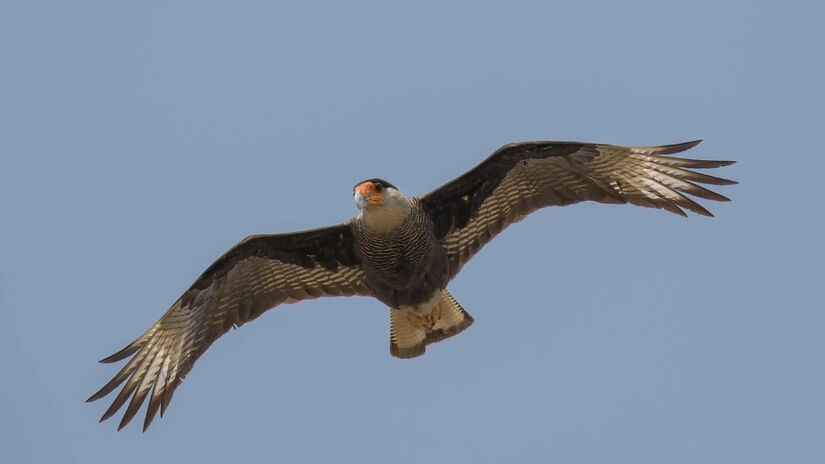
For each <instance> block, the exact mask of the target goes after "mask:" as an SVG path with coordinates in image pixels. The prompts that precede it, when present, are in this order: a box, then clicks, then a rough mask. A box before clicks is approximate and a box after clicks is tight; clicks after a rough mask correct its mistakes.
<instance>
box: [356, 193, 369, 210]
mask: <svg viewBox="0 0 825 464" xmlns="http://www.w3.org/2000/svg"><path fill="white" fill-rule="evenodd" d="M368 203H369V202H368V201H367V197H365V196H364V195H362V194H361V192H355V205H356V206H358V209H364V208H366V207H367V204H368Z"/></svg>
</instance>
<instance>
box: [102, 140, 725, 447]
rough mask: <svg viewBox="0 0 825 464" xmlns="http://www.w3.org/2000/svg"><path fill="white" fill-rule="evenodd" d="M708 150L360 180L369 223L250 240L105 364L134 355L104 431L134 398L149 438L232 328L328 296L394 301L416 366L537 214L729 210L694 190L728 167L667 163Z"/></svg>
mask: <svg viewBox="0 0 825 464" xmlns="http://www.w3.org/2000/svg"><path fill="white" fill-rule="evenodd" d="M699 142H700V141H693V142H686V143H680V144H675V145H661V146H650V147H625V146H617V145H604V144H595V143H579V142H522V143H513V144H508V145H505V146H503V147H501V148H500V149H498V150H497V151H496V152H495V153H493V154H492V155H490V156H489V157H488V158H487V159H485V160H484V161H482V162H481V163H480V164H479V165H477V166H476V167H474V168H473V169H471V170H469V171H467V172H466V173H464V174H462V175H461V176H459V177H457V178H456V179H454V180H452V181H450V182H448V183H446V184H444V185H442V186H441V187H439V188H437V189H435V190H434V191H432V192H430V193H428V194H426V195H423V196H406V195H404V194H403V193H401V191H399V190H398V189H397V188H396V187H395V186H394V185H392V184H391V183H389V182H387V181H385V180H381V179H369V180H365V181H363V182H360V183H358V184H357V185H356V186H355V187H354V188H353V196H354V200H355V203H356V205H357V206H358V209H359V210H360V212H359V213H358V215H357V216H355V217H353V218H352V219H350V220H349V221H347V222H345V223H343V224H338V225H334V226H331V227H324V228H320V229H314V230H307V231H302V232H295V233H286V234H273V235H252V236H249V237H247V238H245V239H244V240H242V241H241V242H240V243H238V244H237V245H235V246H234V247H232V248H231V249H230V250H229V251H227V252H226V253H225V254H224V255H223V256H221V257H220V258H218V260H217V261H215V262H214V263H213V264H212V265H211V266H209V268H208V269H206V271H204V273H203V274H201V276H200V277H198V279H197V280H195V283H193V284H192V286H191V287H189V289H188V290H186V291H185V292H184V293H183V295H181V297H180V298H178V300H177V301H175V303H174V304H172V307H171V308H169V309H168V310H167V311H166V313H165V314H164V315H163V316H162V317H161V318H160V319H159V320H158V321H157V322H155V323H154V324H153V325H152V326H151V327H149V329H148V330H147V331H146V332H145V333H143V335H141V336H140V337H138V338H137V339H136V340H135V341H133V342H132V343H130V344H129V345H127V346H126V347H125V348H123V349H122V350H120V351H118V352H117V353H115V354H113V355H111V356H109V357H108V358H105V359H103V360H102V361H101V362H103V363H112V362H115V361H121V360H124V359H127V358H131V359H129V361H128V362H127V363H126V365H125V366H124V367H123V368H122V369H121V370H120V371H119V372H118V373H117V374H116V375H115V376H114V378H112V380H111V381H110V382H109V383H107V384H106V385H105V386H103V388H101V389H100V391H98V392H97V393H95V394H94V395H92V396H91V397H90V398H89V399H88V400H87V401H95V400H98V399H100V398H103V397H104V396H106V395H108V394H109V393H111V392H113V391H114V390H115V389H117V388H118V387H119V386H120V385H121V384H123V383H124V382H125V385H124V386H123V388H122V389H121V390H120V392H119V393H118V395H117V396H116V397H115V400H114V402H112V404H111V406H110V407H109V408H108V409H107V410H106V412H105V413H104V414H103V417H102V418H101V419H100V420H101V421H104V420H106V419H108V418H109V417H111V416H112V415H114V414H115V413H116V412H117V411H118V410H119V409H120V408H121V407H122V406H123V405H124V404H126V402H127V401H129V405H128V406H127V407H126V412H125V413H124V415H123V418H122V419H121V421H120V426H119V427H118V430H120V429H122V428H123V427H124V426H126V424H128V423H129V421H131V420H132V418H133V417H134V416H135V414H136V413H137V412H138V410H139V409H140V406H141V405H142V404H143V402H144V401H145V400H146V398H149V405H148V407H147V410H146V416H145V420H144V422H143V430H144V431H145V430H146V429H147V428H148V427H149V425H150V424H151V423H152V419H153V418H154V417H155V415H156V414H157V412H158V411H160V414H161V416H163V414H164V412H165V411H166V408H167V407H168V406H169V402H170V401H171V399H172V395H173V394H174V392H175V389H176V388H177V387H178V385H179V384H180V383H181V381H182V380H183V378H184V376H185V375H186V374H187V373H188V372H189V371H190V370H191V369H192V366H193V365H194V364H195V361H196V360H197V359H198V357H199V356H200V355H201V354H203V352H204V351H206V349H207V348H209V346H210V345H211V344H212V343H213V342H214V341H215V340H217V339H218V338H219V337H220V336H221V335H223V334H224V333H226V332H227V331H228V330H229V329H230V328H232V327H237V326H240V325H242V324H244V323H246V322H249V321H251V320H253V319H255V318H257V317H258V316H260V315H261V314H262V313H263V312H264V311H266V310H267V309H270V308H273V307H275V306H278V305H281V304H286V303H295V302H298V301H301V300H307V299H312V298H319V297H322V296H354V295H362V296H371V297H374V298H376V299H377V300H379V301H381V302H382V303H384V304H386V305H387V306H388V307H389V309H390V353H391V354H392V356H395V357H399V358H412V357H416V356H420V355H422V354H423V353H424V350H425V348H426V346H427V345H429V344H430V343H434V342H437V341H439V340H444V339H445V338H448V337H452V336H453V335H456V334H458V333H460V332H461V331H463V330H464V329H466V328H467V327H469V326H470V325H471V324H472V323H473V318H472V317H471V316H470V314H469V313H468V312H467V311H465V310H464V308H462V307H461V305H460V304H459V303H458V301H456V299H455V298H453V296H452V295H451V294H450V293H449V292H448V291H447V284H448V283H449V282H450V281H451V280H452V279H453V278H454V277H455V276H456V275H457V274H458V272H459V271H460V270H461V267H462V266H464V264H465V263H467V261H469V260H470V258H472V257H473V255H475V254H476V253H477V252H478V251H479V250H480V249H481V248H482V247H483V246H484V245H485V244H487V243H488V242H489V241H490V240H492V238H493V237H495V236H496V235H497V234H498V233H499V232H501V231H502V230H504V228H506V227H507V226H508V225H510V224H512V223H514V222H517V221H519V220H521V219H523V218H524V217H525V216H527V215H528V214H530V213H532V212H533V211H536V210H538V209H541V208H544V207H547V206H567V205H571V204H573V203H578V202H581V201H588V200H590V201H598V202H601V203H616V204H623V203H630V204H633V205H639V206H645V207H650V208H661V209H664V210H667V211H670V212H672V213H676V214H679V215H682V216H686V214H685V211H684V210H689V211H692V212H694V213H696V214H701V215H703V216H712V214H711V213H710V212H709V211H708V210H706V209H705V208H704V207H702V206H700V205H699V204H698V203H696V202H695V201H693V200H692V199H690V198H688V197H687V196H686V194H688V195H691V196H694V197H698V198H702V199H706V200H716V201H728V198H726V197H724V196H722V195H720V194H718V193H716V192H713V191H711V190H708V189H706V188H704V187H701V186H700V185H698V184H711V185H731V184H735V183H736V182H734V181H730V180H727V179H722V178H719V177H714V176H710V175H707V174H703V173H699V172H696V171H694V169H706V168H718V167H721V166H727V165H730V164H733V161H706V160H697V159H688V158H679V157H673V156H669V155H672V154H674V153H679V152H682V151H685V150H687V149H689V148H692V147H694V146H695V145H697V144H698V143H699Z"/></svg>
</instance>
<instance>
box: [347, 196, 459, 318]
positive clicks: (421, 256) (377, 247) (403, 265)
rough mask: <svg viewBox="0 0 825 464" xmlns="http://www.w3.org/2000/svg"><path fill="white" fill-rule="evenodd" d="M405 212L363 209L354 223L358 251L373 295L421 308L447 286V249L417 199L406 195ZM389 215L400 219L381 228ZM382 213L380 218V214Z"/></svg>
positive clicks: (398, 304) (388, 302) (389, 302)
mask: <svg viewBox="0 0 825 464" xmlns="http://www.w3.org/2000/svg"><path fill="white" fill-rule="evenodd" d="M400 202H405V203H407V204H406V205H398V206H395V207H397V208H398V209H403V212H400V211H399V212H395V211H386V210H385V209H386V208H393V207H394V206H392V205H386V204H385V205H384V206H383V208H382V210H381V211H376V212H370V211H364V212H363V213H362V214H361V215H360V216H358V217H356V218H355V219H353V220H352V221H351V222H350V224H351V227H352V229H353V233H354V235H355V243H356V246H355V249H356V250H357V252H358V256H359V257H360V258H361V266H362V267H363V269H364V276H365V279H366V282H367V286H368V287H369V288H370V290H371V291H372V295H373V296H374V297H375V298H376V299H378V300H379V301H381V302H382V303H384V304H386V305H387V306H390V307H393V308H398V307H401V306H418V305H421V304H422V303H425V302H427V301H428V300H430V299H432V296H433V295H434V294H435V293H436V292H437V291H440V290H443V289H445V288H446V287H447V282H448V281H449V280H450V279H449V276H450V274H449V263H448V261H447V251H446V250H445V249H444V246H443V245H442V244H441V241H440V240H438V238H437V237H436V236H435V228H434V227H433V223H432V220H430V218H429V216H428V215H427V214H426V212H425V211H424V208H423V207H422V205H421V201H420V200H419V199H417V198H412V199H409V200H407V199H402V200H399V203H400ZM385 214H392V215H396V214H397V215H398V216H400V217H401V219H400V220H398V222H397V223H395V224H393V227H386V228H382V227H376V223H380V222H379V221H382V220H386V218H383V217H381V216H382V215H385ZM376 216H378V217H376ZM371 226H373V227H371Z"/></svg>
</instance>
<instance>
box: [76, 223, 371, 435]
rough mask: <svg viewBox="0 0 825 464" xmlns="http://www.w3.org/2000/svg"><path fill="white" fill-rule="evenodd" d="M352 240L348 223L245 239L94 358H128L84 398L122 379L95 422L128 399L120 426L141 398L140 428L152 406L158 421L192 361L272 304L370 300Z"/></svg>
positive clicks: (103, 393)
mask: <svg viewBox="0 0 825 464" xmlns="http://www.w3.org/2000/svg"><path fill="white" fill-rule="evenodd" d="M353 240H354V239H353V235H352V231H351V229H350V227H349V225H348V224H341V225H338V226H333V227H328V228H323V229H316V230H310V231H305V232H298V233H293V234H279V235H257V236H250V237H247V238H246V239H244V240H243V241H242V242H241V243H239V244H238V245H236V246H235V247H233V248H232V249H230V250H229V251H228V252H227V253H226V254H224V255H223V256H222V257H221V258H220V259H218V260H217V261H215V263H213V264H212V265H211V266H210V267H209V269H207V270H206V271H205V272H204V273H203V274H202V275H201V276H200V277H199V278H198V280H196V281H195V283H194V284H193V285H192V287H190V288H189V290H187V291H186V292H185V293H184V294H183V295H182V296H181V297H180V298H179V299H178V301H176V302H175V304H173V305H172V307H171V308H169V310H168V311H166V314H164V315H163V317H161V318H160V320H158V321H157V322H156V323H155V324H154V325H152V327H150V328H149V330H147V331H146V333H144V334H143V335H141V336H140V337H139V338H138V339H137V340H135V341H133V342H132V343H130V344H129V345H128V346H126V348H124V349H122V350H121V351H119V352H117V353H115V354H113V355H112V356H109V357H108V358H106V359H104V360H102V361H101V362H104V363H111V362H115V361H120V360H122V359H126V358H128V357H130V356H131V357H132V358H131V359H130V360H129V362H128V363H127V364H126V365H125V366H124V367H123V369H121V370H120V372H118V373H117V375H115V377H114V378H113V379H112V380H111V381H110V382H109V383H107V384H106V385H105V386H104V387H103V388H101V389H100V391H98V392H97V393H95V394H94V395H92V397H91V398H89V399H88V400H87V401H94V400H97V399H100V398H102V397H104V396H106V395H108V394H109V393H111V392H112V391H113V390H115V389H116V388H117V387H118V386H119V385H121V384H122V383H123V382H126V384H125V385H124V386H123V388H122V389H121V390H120V393H119V394H118V395H117V397H116V398H115V400H114V402H113V403H112V405H111V406H110V407H109V409H108V410H107V411H106V413H105V414H103V417H102V418H101V419H100V420H101V421H103V420H106V419H108V418H109V417H111V416H112V415H114V414H115V413H116V412H117V411H118V409H120V408H121V407H122V406H123V405H124V404H125V402H126V400H128V399H129V398H130V397H131V401H130V402H129V406H128V407H127V408H126V412H125V413H124V415H123V419H122V420H121V421H120V426H119V429H121V428H123V427H124V426H125V425H126V424H127V423H129V421H130V420H131V419H132V418H133V417H134V415H135V414H136V413H137V411H138V409H139V408H140V406H141V404H142V403H143V401H144V400H145V399H146V397H147V396H149V398H150V399H149V406H148V408H147V412H146V420H145V421H144V423H143V430H146V428H147V427H149V424H151V422H152V419H153V417H154V416H155V414H156V413H157V411H158V409H160V413H161V416H163V413H164V412H165V410H166V407H167V406H168V405H169V401H170V400H171V399H172V394H173V393H174V391H175V388H176V387H177V386H178V384H180V382H181V381H182V380H183V378H184V376H185V375H186V374H187V373H188V372H189V370H190V369H192V365H193V364H194V363H195V360H197V359H198V357H199V356H200V355H201V354H202V353H203V352H204V351H206V349H207V348H209V346H210V345H211V344H212V342H214V341H215V340H216V339H218V337H220V336H221V335H223V334H224V333H226V331H227V330H229V328H231V327H233V326H240V325H241V324H243V323H245V322H248V321H251V320H252V319H255V318H256V317H258V316H260V315H261V314H262V313H263V312H264V311H266V310H267V309H269V308H272V307H274V306H277V305H279V304H284V303H294V302H296V301H300V300H306V299H311V298H318V297H321V296H352V295H370V294H371V293H370V290H369V289H368V288H367V286H366V284H365V280H364V274H363V272H362V270H361V265H360V261H359V259H358V256H357V255H356V254H355V252H354V248H353ZM150 393H151V396H150Z"/></svg>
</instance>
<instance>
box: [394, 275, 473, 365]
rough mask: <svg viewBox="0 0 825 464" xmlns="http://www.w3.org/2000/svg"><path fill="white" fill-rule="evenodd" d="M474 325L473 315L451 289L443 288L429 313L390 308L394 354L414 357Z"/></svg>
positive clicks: (399, 356) (397, 356) (401, 356)
mask: <svg viewBox="0 0 825 464" xmlns="http://www.w3.org/2000/svg"><path fill="white" fill-rule="evenodd" d="M472 324H473V317H472V316H470V314H469V313H468V312H467V311H465V310H464V308H462V307H461V305H460V304H459V303H458V301H456V300H455V298H453V296H452V295H450V292H448V291H447V290H441V293H440V294H439V295H438V296H437V300H436V303H435V305H433V306H432V308H431V309H430V310H429V313H426V312H425V313H423V314H422V313H420V312H417V311H414V310H410V309H398V308H391V309H390V354H392V355H393V356H395V357H396V358H414V357H416V356H421V355H422V354H424V350H425V349H426V347H427V345H429V344H430V343H435V342H437V341H441V340H444V339H445V338H450V337H452V336H453V335H457V334H458V333H460V332H461V331H463V330H464V329H466V328H467V327H470V325H472Z"/></svg>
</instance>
